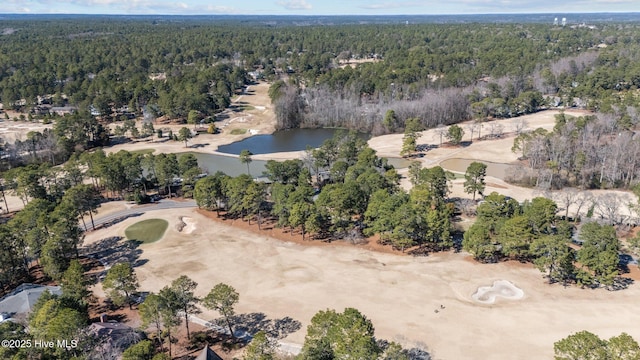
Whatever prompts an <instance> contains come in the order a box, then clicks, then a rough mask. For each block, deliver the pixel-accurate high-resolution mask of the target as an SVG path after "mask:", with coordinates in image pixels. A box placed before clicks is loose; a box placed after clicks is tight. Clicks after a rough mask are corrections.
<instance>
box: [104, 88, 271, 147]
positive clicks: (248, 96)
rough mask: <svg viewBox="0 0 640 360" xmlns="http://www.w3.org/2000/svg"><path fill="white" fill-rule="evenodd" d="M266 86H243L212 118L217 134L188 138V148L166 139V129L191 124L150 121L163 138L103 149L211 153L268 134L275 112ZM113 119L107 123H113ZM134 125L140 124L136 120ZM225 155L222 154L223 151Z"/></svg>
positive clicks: (174, 130)
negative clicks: (239, 130) (244, 87)
mask: <svg viewBox="0 0 640 360" xmlns="http://www.w3.org/2000/svg"><path fill="white" fill-rule="evenodd" d="M269 86H270V84H268V83H266V82H260V83H257V84H255V85H250V86H248V87H247V89H246V90H245V92H244V93H243V94H242V95H238V96H236V97H235V98H233V99H232V106H231V107H230V108H229V109H226V110H225V111H224V112H223V113H222V114H219V115H218V118H220V119H222V120H220V121H218V122H216V126H217V127H218V128H219V129H220V133H219V134H213V135H211V134H200V135H198V136H196V137H194V138H192V139H190V140H189V142H188V145H189V148H188V149H185V146H184V143H183V142H180V141H168V140H167V138H166V134H167V133H168V131H169V130H171V131H173V133H174V134H177V133H178V131H179V130H180V129H181V128H183V127H187V128H189V129H191V128H193V125H188V124H184V125H161V124H154V127H155V128H156V129H162V130H163V133H164V134H165V138H163V139H162V140H161V141H157V139H156V138H155V137H154V140H142V141H136V142H131V143H126V144H122V145H116V146H112V147H109V148H107V149H105V151H106V152H109V153H110V152H118V151H120V150H127V151H135V150H144V149H155V150H156V151H155V153H156V154H157V153H176V152H184V151H194V152H203V153H212V152H213V153H215V152H216V150H217V149H218V146H220V145H226V144H230V143H232V142H235V141H239V140H242V139H244V138H246V137H249V136H252V135H258V134H270V133H272V132H274V131H275V114H274V112H273V109H272V106H271V100H270V99H269V95H268V92H269ZM116 125H119V124H116V123H113V124H111V127H115V126H116ZM137 126H138V127H141V126H142V124H141V123H140V122H138V124H137ZM234 129H243V130H246V132H245V133H244V134H239V135H233V134H231V132H232V131H233V130H234ZM225 155H226V154H225Z"/></svg>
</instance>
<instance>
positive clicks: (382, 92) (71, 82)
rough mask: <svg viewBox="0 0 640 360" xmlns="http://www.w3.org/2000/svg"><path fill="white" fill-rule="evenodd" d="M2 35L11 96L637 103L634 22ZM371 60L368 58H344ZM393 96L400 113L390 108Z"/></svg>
mask: <svg viewBox="0 0 640 360" xmlns="http://www.w3.org/2000/svg"><path fill="white" fill-rule="evenodd" d="M3 26H5V27H7V28H10V29H12V30H13V31H11V32H7V35H3V36H2V37H0V88H2V94H0V96H1V99H2V102H3V104H5V106H6V107H11V106H13V107H16V108H21V109H23V110H25V111H27V110H28V108H29V106H28V105H37V104H38V103H41V102H42V101H43V100H42V98H40V99H38V96H41V97H42V96H51V98H50V99H48V100H45V101H46V102H51V103H53V104H55V105H73V106H79V107H81V108H82V109H86V110H89V109H93V110H94V112H95V113H98V114H101V115H102V116H105V117H109V116H111V115H115V114H116V113H117V110H118V109H123V108H124V107H125V106H126V109H128V111H131V112H135V113H138V114H139V113H141V112H142V111H143V109H145V108H146V109H147V110H148V111H149V113H152V114H153V115H156V116H158V115H168V116H169V117H186V116H187V114H188V112H189V111H190V110H196V111H199V112H200V113H201V114H202V115H204V116H210V115H213V114H215V113H216V112H217V111H219V110H220V109H223V108H224V107H226V106H228V104H229V98H230V97H231V96H232V94H233V92H234V91H235V90H237V89H238V88H240V87H241V86H243V85H244V84H245V83H247V82H248V81H250V76H249V75H248V74H249V73H252V74H253V76H255V77H256V78H263V77H264V78H267V79H270V80H277V79H278V78H279V77H283V79H284V80H285V81H284V82H282V83H276V84H277V87H276V89H274V91H273V92H272V99H273V100H274V102H275V104H276V109H277V113H278V120H279V126H280V127H283V128H289V127H297V126H345V127H349V128H354V129H359V130H365V131H374V132H376V133H383V132H392V131H397V130H398V129H401V128H402V127H403V125H404V121H405V120H406V119H408V118H412V117H418V118H420V119H421V121H422V123H423V125H424V126H434V125H437V124H451V123H455V122H458V121H461V120H466V119H468V118H471V117H480V118H486V117H510V116H516V115H520V114H523V113H528V112H533V111H537V110H538V109H540V108H543V107H545V106H549V105H553V106H555V105H565V106H583V107H588V108H591V109H598V110H602V111H605V112H609V111H612V110H613V108H614V107H615V106H617V108H619V109H622V111H623V112H626V111H627V107H628V106H635V103H636V100H635V99H636V95H635V92H634V91H633V90H634V89H636V88H637V86H638V85H639V84H640V67H639V66H638V65H637V64H638V61H637V60H638V56H639V55H638V54H639V51H640V48H639V47H638V42H639V40H640V32H639V30H638V27H637V25H635V24H629V23H627V24H624V25H619V24H613V23H602V24H597V25H595V26H573V27H559V26H552V25H547V24H482V23H474V24H412V25H393V24H365V25H335V26H317V25H315V26H303V27H300V26H279V27H271V26H268V25H265V24H261V23H250V24H247V23H233V22H230V23H229V22H226V23H224V25H220V24H216V23H211V22H206V21H202V20H200V21H193V22H185V21H156V20H151V19H148V20H145V19H144V18H142V19H135V20H133V19H126V18H113V19H112V18H97V19H91V20H88V19H83V18H79V19H63V20H60V21H50V20H47V19H46V18H44V19H40V20H31V21H13V20H7V21H5V22H4V23H3ZM354 60H366V62H365V63H360V64H358V65H357V66H355V65H354V66H349V65H345V62H348V61H354ZM390 109H392V110H394V111H395V112H396V114H397V116H398V123H397V124H395V125H394V126H391V127H389V126H383V125H382V123H381V120H382V118H383V116H384V114H385V113H386V112H387V111H388V110H390Z"/></svg>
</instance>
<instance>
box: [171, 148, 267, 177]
mask: <svg viewBox="0 0 640 360" xmlns="http://www.w3.org/2000/svg"><path fill="white" fill-rule="evenodd" d="M182 154H187V153H182ZM189 154H193V155H195V157H196V159H198V166H200V167H201V168H202V169H203V170H206V171H207V172H208V173H209V174H214V173H215V172H216V171H222V172H223V173H225V174H227V175H229V176H238V175H240V174H246V173H247V165H246V164H243V163H241V162H240V159H238V158H237V157H232V156H224V155H216V154H203V153H195V152H192V153H189ZM178 156H180V154H178ZM266 163H267V162H266V161H263V160H253V161H251V163H250V164H249V173H250V174H251V176H253V177H258V176H260V175H262V172H264V171H265V170H266V167H265V164H266Z"/></svg>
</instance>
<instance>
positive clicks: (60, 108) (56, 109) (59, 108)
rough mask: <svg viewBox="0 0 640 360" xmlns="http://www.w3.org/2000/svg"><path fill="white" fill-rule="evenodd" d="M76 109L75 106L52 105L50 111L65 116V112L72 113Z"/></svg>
mask: <svg viewBox="0 0 640 360" xmlns="http://www.w3.org/2000/svg"><path fill="white" fill-rule="evenodd" d="M77 110H78V108H76V107H75V106H54V107H52V108H51V110H50V111H51V113H52V114H56V115H58V116H65V115H67V114H73V113H75V112H76V111H77Z"/></svg>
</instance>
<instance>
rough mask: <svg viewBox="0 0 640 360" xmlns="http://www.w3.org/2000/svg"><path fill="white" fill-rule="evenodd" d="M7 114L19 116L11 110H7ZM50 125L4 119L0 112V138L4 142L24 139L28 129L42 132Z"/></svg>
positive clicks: (49, 127) (50, 126)
mask: <svg viewBox="0 0 640 360" xmlns="http://www.w3.org/2000/svg"><path fill="white" fill-rule="evenodd" d="M8 114H9V116H10V117H11V118H12V119H13V117H14V116H20V114H19V113H15V112H12V111H9V112H8ZM23 115H24V114H23ZM25 116H26V115H25ZM52 127H53V125H51V124H49V125H44V124H42V123H38V122H30V121H13V120H4V113H3V114H0V139H2V141H3V142H5V143H14V142H15V141H16V140H23V141H24V140H26V139H27V133H29V131H39V132H42V131H43V130H44V129H51V128H52Z"/></svg>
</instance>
